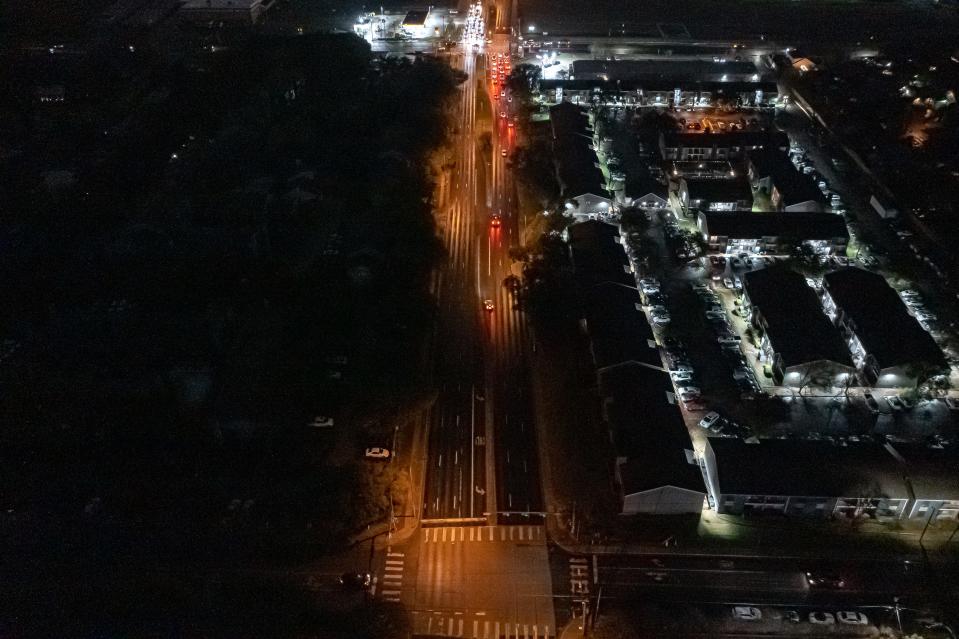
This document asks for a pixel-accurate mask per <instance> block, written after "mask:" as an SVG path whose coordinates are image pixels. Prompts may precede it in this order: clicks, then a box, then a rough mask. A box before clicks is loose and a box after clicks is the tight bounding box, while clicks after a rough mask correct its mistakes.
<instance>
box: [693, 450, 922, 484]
mask: <svg viewBox="0 0 959 639" xmlns="http://www.w3.org/2000/svg"><path fill="white" fill-rule="evenodd" d="M708 442H709V446H711V447H712V449H713V452H714V453H715V455H716V469H717V475H718V477H717V478H716V479H717V480H718V483H719V490H720V492H721V493H722V494H729V495H782V496H797V497H798V496H805V497H889V498H895V499H906V498H908V497H909V490H908V489H907V486H906V482H905V480H904V479H903V469H902V468H901V467H900V465H899V463H898V462H897V461H896V459H895V457H893V456H892V455H891V454H890V453H889V451H887V450H886V449H885V448H884V447H883V446H882V445H881V444H877V443H875V442H856V443H850V444H849V445H847V446H841V445H839V444H834V443H832V442H828V441H798V440H786V439H763V440H759V443H754V444H747V443H746V442H745V441H743V440H741V439H726V438H710V439H709V440H708Z"/></svg>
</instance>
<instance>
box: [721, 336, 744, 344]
mask: <svg viewBox="0 0 959 639" xmlns="http://www.w3.org/2000/svg"><path fill="white" fill-rule="evenodd" d="M716 341H717V342H719V344H721V345H723V346H732V345H736V346H739V343H740V342H742V338H741V337H740V336H739V335H720V336H719V337H717V338H716Z"/></svg>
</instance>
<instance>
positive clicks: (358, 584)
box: [340, 572, 370, 590]
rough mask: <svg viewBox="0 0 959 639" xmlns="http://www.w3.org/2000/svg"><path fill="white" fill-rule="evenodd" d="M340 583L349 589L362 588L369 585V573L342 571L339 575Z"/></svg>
mask: <svg viewBox="0 0 959 639" xmlns="http://www.w3.org/2000/svg"><path fill="white" fill-rule="evenodd" d="M340 585H341V586H343V587H344V588H347V589H349V590H362V589H364V588H367V587H369V585H370V573H368V572H344V573H343V574H342V575H340Z"/></svg>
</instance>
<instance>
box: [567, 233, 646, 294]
mask: <svg viewBox="0 0 959 639" xmlns="http://www.w3.org/2000/svg"><path fill="white" fill-rule="evenodd" d="M567 233H568V234H569V235H568V237H569V240H568V243H569V249H570V256H571V258H572V262H573V270H574V271H575V273H576V279H577V281H578V282H579V284H580V286H582V287H588V286H592V285H595V284H602V283H603V282H617V283H619V284H625V285H627V286H635V285H636V280H635V279H634V278H633V276H632V275H631V274H630V273H629V272H627V270H626V267H628V266H629V258H628V257H627V256H626V251H625V249H623V247H622V245H620V244H618V243H617V242H616V241H615V238H617V237H619V229H618V228H617V227H616V226H614V225H612V224H607V223H606V222H600V221H599V220H588V221H586V222H581V223H579V224H571V225H570V226H569V227H568V228H567Z"/></svg>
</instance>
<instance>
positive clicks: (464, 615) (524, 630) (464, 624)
mask: <svg viewBox="0 0 959 639" xmlns="http://www.w3.org/2000/svg"><path fill="white" fill-rule="evenodd" d="M412 615H413V636H414V637H416V636H433V637H463V638H465V639H549V638H550V637H553V636H554V635H555V629H552V628H550V626H549V625H538V624H529V623H517V622H515V621H505V620H493V619H487V618H486V615H485V614H484V613H482V612H473V613H469V612H460V611H458V612H441V611H433V612H431V611H420V610H414V611H412Z"/></svg>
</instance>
